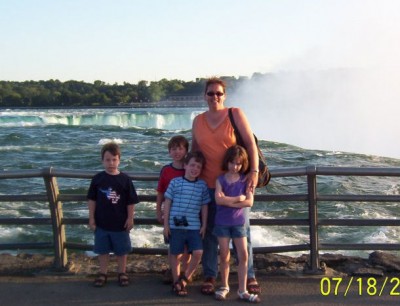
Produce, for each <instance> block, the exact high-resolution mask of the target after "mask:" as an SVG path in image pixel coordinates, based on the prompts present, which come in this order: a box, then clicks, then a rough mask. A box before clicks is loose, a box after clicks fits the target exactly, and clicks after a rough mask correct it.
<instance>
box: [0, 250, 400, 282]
mask: <svg viewBox="0 0 400 306" xmlns="http://www.w3.org/2000/svg"><path fill="white" fill-rule="evenodd" d="M68 259H69V262H68V266H67V268H66V269H64V270H62V271H60V270H57V269H55V268H54V266H53V257H52V256H45V255H42V254H27V253H21V254H18V255H11V254H0V276H35V275H51V274H65V275H71V274H72V275H80V276H92V275H94V274H96V273H97V272H98V262H97V257H89V256H86V255H85V254H78V253H72V254H69V256H68ZM308 261H309V255H302V256H299V257H290V256H285V255H279V254H257V255H255V256H254V265H255V268H256V270H257V273H262V274H267V275H271V276H289V277H304V276H307V275H308V276H309V275H317V276H324V275H325V276H331V277H332V276H337V277H346V276H358V277H383V276H387V275H393V274H399V273H400V258H399V257H397V256H395V255H393V254H390V253H387V252H380V251H375V252H373V253H371V254H370V255H369V257H368V258H360V257H355V256H344V255H340V254H322V255H320V262H321V270H320V271H318V273H313V272H315V271H310V270H309V267H308ZM167 268H168V264H167V258H166V256H161V255H138V254H131V255H129V258H128V267H127V272H128V273H163V272H164V271H165V270H166V269H167ZM109 271H110V272H111V273H113V272H112V271H116V261H115V259H114V258H112V259H111V261H110V269H109ZM232 272H235V265H234V264H232ZM195 277H196V278H197V277H201V268H199V269H198V271H197V273H196V276H195Z"/></svg>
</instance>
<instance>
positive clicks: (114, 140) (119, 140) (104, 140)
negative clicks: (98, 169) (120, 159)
mask: <svg viewBox="0 0 400 306" xmlns="http://www.w3.org/2000/svg"><path fill="white" fill-rule="evenodd" d="M109 142H115V143H117V144H122V143H124V140H123V139H120V138H102V139H100V140H99V142H98V144H99V145H105V144H106V143H109Z"/></svg>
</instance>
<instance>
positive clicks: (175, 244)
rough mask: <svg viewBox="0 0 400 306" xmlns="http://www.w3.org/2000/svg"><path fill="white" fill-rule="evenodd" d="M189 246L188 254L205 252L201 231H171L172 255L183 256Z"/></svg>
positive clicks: (170, 247)
mask: <svg viewBox="0 0 400 306" xmlns="http://www.w3.org/2000/svg"><path fill="white" fill-rule="evenodd" d="M185 245H187V249H188V253H192V252H193V251H196V250H203V241H202V239H201V235H200V231H199V230H185V229H171V236H170V237H169V250H170V253H171V254H172V255H178V254H183V253H184V250H185Z"/></svg>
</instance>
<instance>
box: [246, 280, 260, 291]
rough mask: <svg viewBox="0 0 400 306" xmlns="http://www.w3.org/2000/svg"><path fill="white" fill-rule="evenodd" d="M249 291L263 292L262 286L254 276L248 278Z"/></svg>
mask: <svg viewBox="0 0 400 306" xmlns="http://www.w3.org/2000/svg"><path fill="white" fill-rule="evenodd" d="M247 291H248V292H249V293H250V294H260V293H261V287H260V285H259V284H258V282H257V280H256V279H255V278H254V277H252V278H249V279H247Z"/></svg>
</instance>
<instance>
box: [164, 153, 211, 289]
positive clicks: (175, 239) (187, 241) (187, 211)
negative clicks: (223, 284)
mask: <svg viewBox="0 0 400 306" xmlns="http://www.w3.org/2000/svg"><path fill="white" fill-rule="evenodd" d="M204 163H205V158H204V156H203V154H202V153H200V152H192V153H188V155H187V156H186V158H185V161H184V169H185V175H184V176H182V177H177V178H174V179H173V180H171V182H170V183H169V185H168V188H167V191H166V192H165V194H164V197H165V208H164V209H165V210H164V236H165V237H166V238H168V239H169V243H170V254H171V270H172V276H173V280H174V285H173V290H174V292H175V293H176V294H177V295H178V296H186V295H187V290H186V285H187V283H188V279H190V278H191V277H192V275H193V273H194V271H195V270H196V268H197V266H198V265H199V263H200V260H201V256H202V254H203V243H202V238H204V234H205V232H206V226H207V213H208V206H207V205H208V203H209V202H210V201H211V199H210V195H209V192H208V187H207V184H206V182H205V181H204V180H202V179H199V175H200V173H201V170H202V169H203V166H204ZM200 213H201V221H200ZM185 245H187V248H188V251H189V252H191V253H192V259H191V260H190V262H189V266H188V268H187V269H186V271H185V274H184V275H183V276H180V277H179V275H180V265H179V262H180V258H181V257H182V254H183V253H184V248H185Z"/></svg>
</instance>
